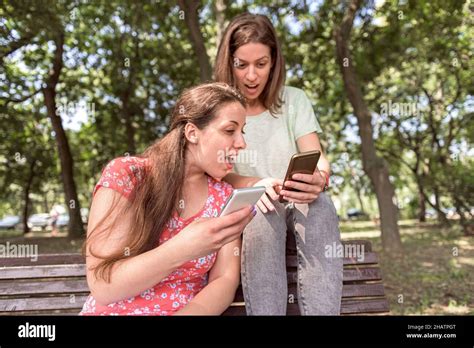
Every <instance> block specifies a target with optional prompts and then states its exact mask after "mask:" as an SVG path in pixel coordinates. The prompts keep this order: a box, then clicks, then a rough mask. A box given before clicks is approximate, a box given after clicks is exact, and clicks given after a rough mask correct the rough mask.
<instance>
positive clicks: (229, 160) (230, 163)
mask: <svg viewBox="0 0 474 348" xmlns="http://www.w3.org/2000/svg"><path fill="white" fill-rule="evenodd" d="M236 157H237V155H228V156H225V164H226V166H227V169H232V167H233V166H234V163H235V160H236Z"/></svg>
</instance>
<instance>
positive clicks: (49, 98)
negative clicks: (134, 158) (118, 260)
mask: <svg viewBox="0 0 474 348" xmlns="http://www.w3.org/2000/svg"><path fill="white" fill-rule="evenodd" d="M55 44H56V50H55V52H54V61H53V69H52V70H51V72H50V76H49V78H48V81H47V83H46V87H44V88H43V95H44V100H45V104H46V109H47V111H48V116H49V118H50V120H51V123H52V126H53V130H54V133H55V138H56V144H57V147H58V153H59V159H60V162H61V179H62V181H63V186H64V194H65V197H66V204H67V206H68V210H69V226H68V228H69V235H68V236H69V237H70V238H74V237H81V236H83V235H84V227H83V225H82V219H81V213H80V208H81V207H80V204H79V199H78V197H77V191H76V183H75V182H74V172H73V166H74V163H73V158H72V155H71V150H70V147H69V143H68V140H67V136H66V132H65V131H64V128H63V125H62V121H61V117H60V116H58V115H57V113H56V101H55V97H56V85H57V84H58V81H59V75H60V74H61V69H62V67H63V60H62V59H63V58H62V56H63V44H64V33H62V32H61V33H59V34H58V37H57V38H56V40H55Z"/></svg>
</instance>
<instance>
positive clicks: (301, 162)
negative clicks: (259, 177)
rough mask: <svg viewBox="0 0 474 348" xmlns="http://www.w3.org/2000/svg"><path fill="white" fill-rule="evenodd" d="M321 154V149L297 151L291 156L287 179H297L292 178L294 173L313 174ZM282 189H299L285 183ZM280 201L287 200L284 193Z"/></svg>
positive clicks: (279, 198)
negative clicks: (286, 185)
mask: <svg viewBox="0 0 474 348" xmlns="http://www.w3.org/2000/svg"><path fill="white" fill-rule="evenodd" d="M320 156H321V152H320V151H319V150H314V151H307V152H302V153H296V154H294V155H293V156H292V157H291V160H290V164H289V165H288V169H287V170H286V175H285V180H284V181H283V182H286V181H288V180H291V181H297V180H292V179H291V176H292V175H293V174H296V173H299V174H313V173H314V170H315V169H316V165H317V164H318V161H319V157H320ZM282 190H286V191H298V190H296V189H294V188H290V187H285V186H284V185H283V188H282ZM278 201H279V202H280V203H284V202H286V200H285V199H284V198H283V196H282V195H280V196H279V197H278Z"/></svg>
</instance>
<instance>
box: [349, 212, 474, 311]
mask: <svg viewBox="0 0 474 348" xmlns="http://www.w3.org/2000/svg"><path fill="white" fill-rule="evenodd" d="M351 224H353V223H348V222H344V223H342V224H341V227H342V228H341V230H343V231H345V232H344V233H342V235H343V239H350V238H351V237H352V236H353V237H356V238H357V239H360V238H363V239H368V240H370V241H371V242H372V245H373V249H374V251H376V252H377V253H378V256H379V263H380V267H381V269H382V275H383V283H384V286H385V293H386V295H387V298H388V299H389V302H390V310H391V313H392V314H394V315H426V314H430V315H474V294H473V289H474V240H473V237H466V236H464V235H463V234H462V232H461V229H460V227H459V226H458V225H456V224H453V226H451V227H444V228H441V227H439V226H437V225H436V224H434V223H433V222H427V223H418V222H417V221H401V223H400V235H401V239H402V243H403V249H404V255H403V256H402V257H397V258H395V257H393V256H391V255H389V254H387V253H385V252H384V251H383V249H382V246H381V240H380V236H379V235H380V232H379V229H378V227H377V226H376V225H375V224H374V223H372V222H358V223H357V224H356V225H355V226H353V228H351ZM362 230H363V231H366V234H367V236H365V237H364V235H363V234H364V232H361V231H362Z"/></svg>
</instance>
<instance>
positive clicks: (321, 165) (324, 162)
mask: <svg viewBox="0 0 474 348" xmlns="http://www.w3.org/2000/svg"><path fill="white" fill-rule="evenodd" d="M318 169H319V170H322V171H325V172H326V173H327V174H328V175H331V165H330V164H329V161H328V159H327V158H326V156H325V155H324V154H323V153H321V157H320V159H319V161H318Z"/></svg>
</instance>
